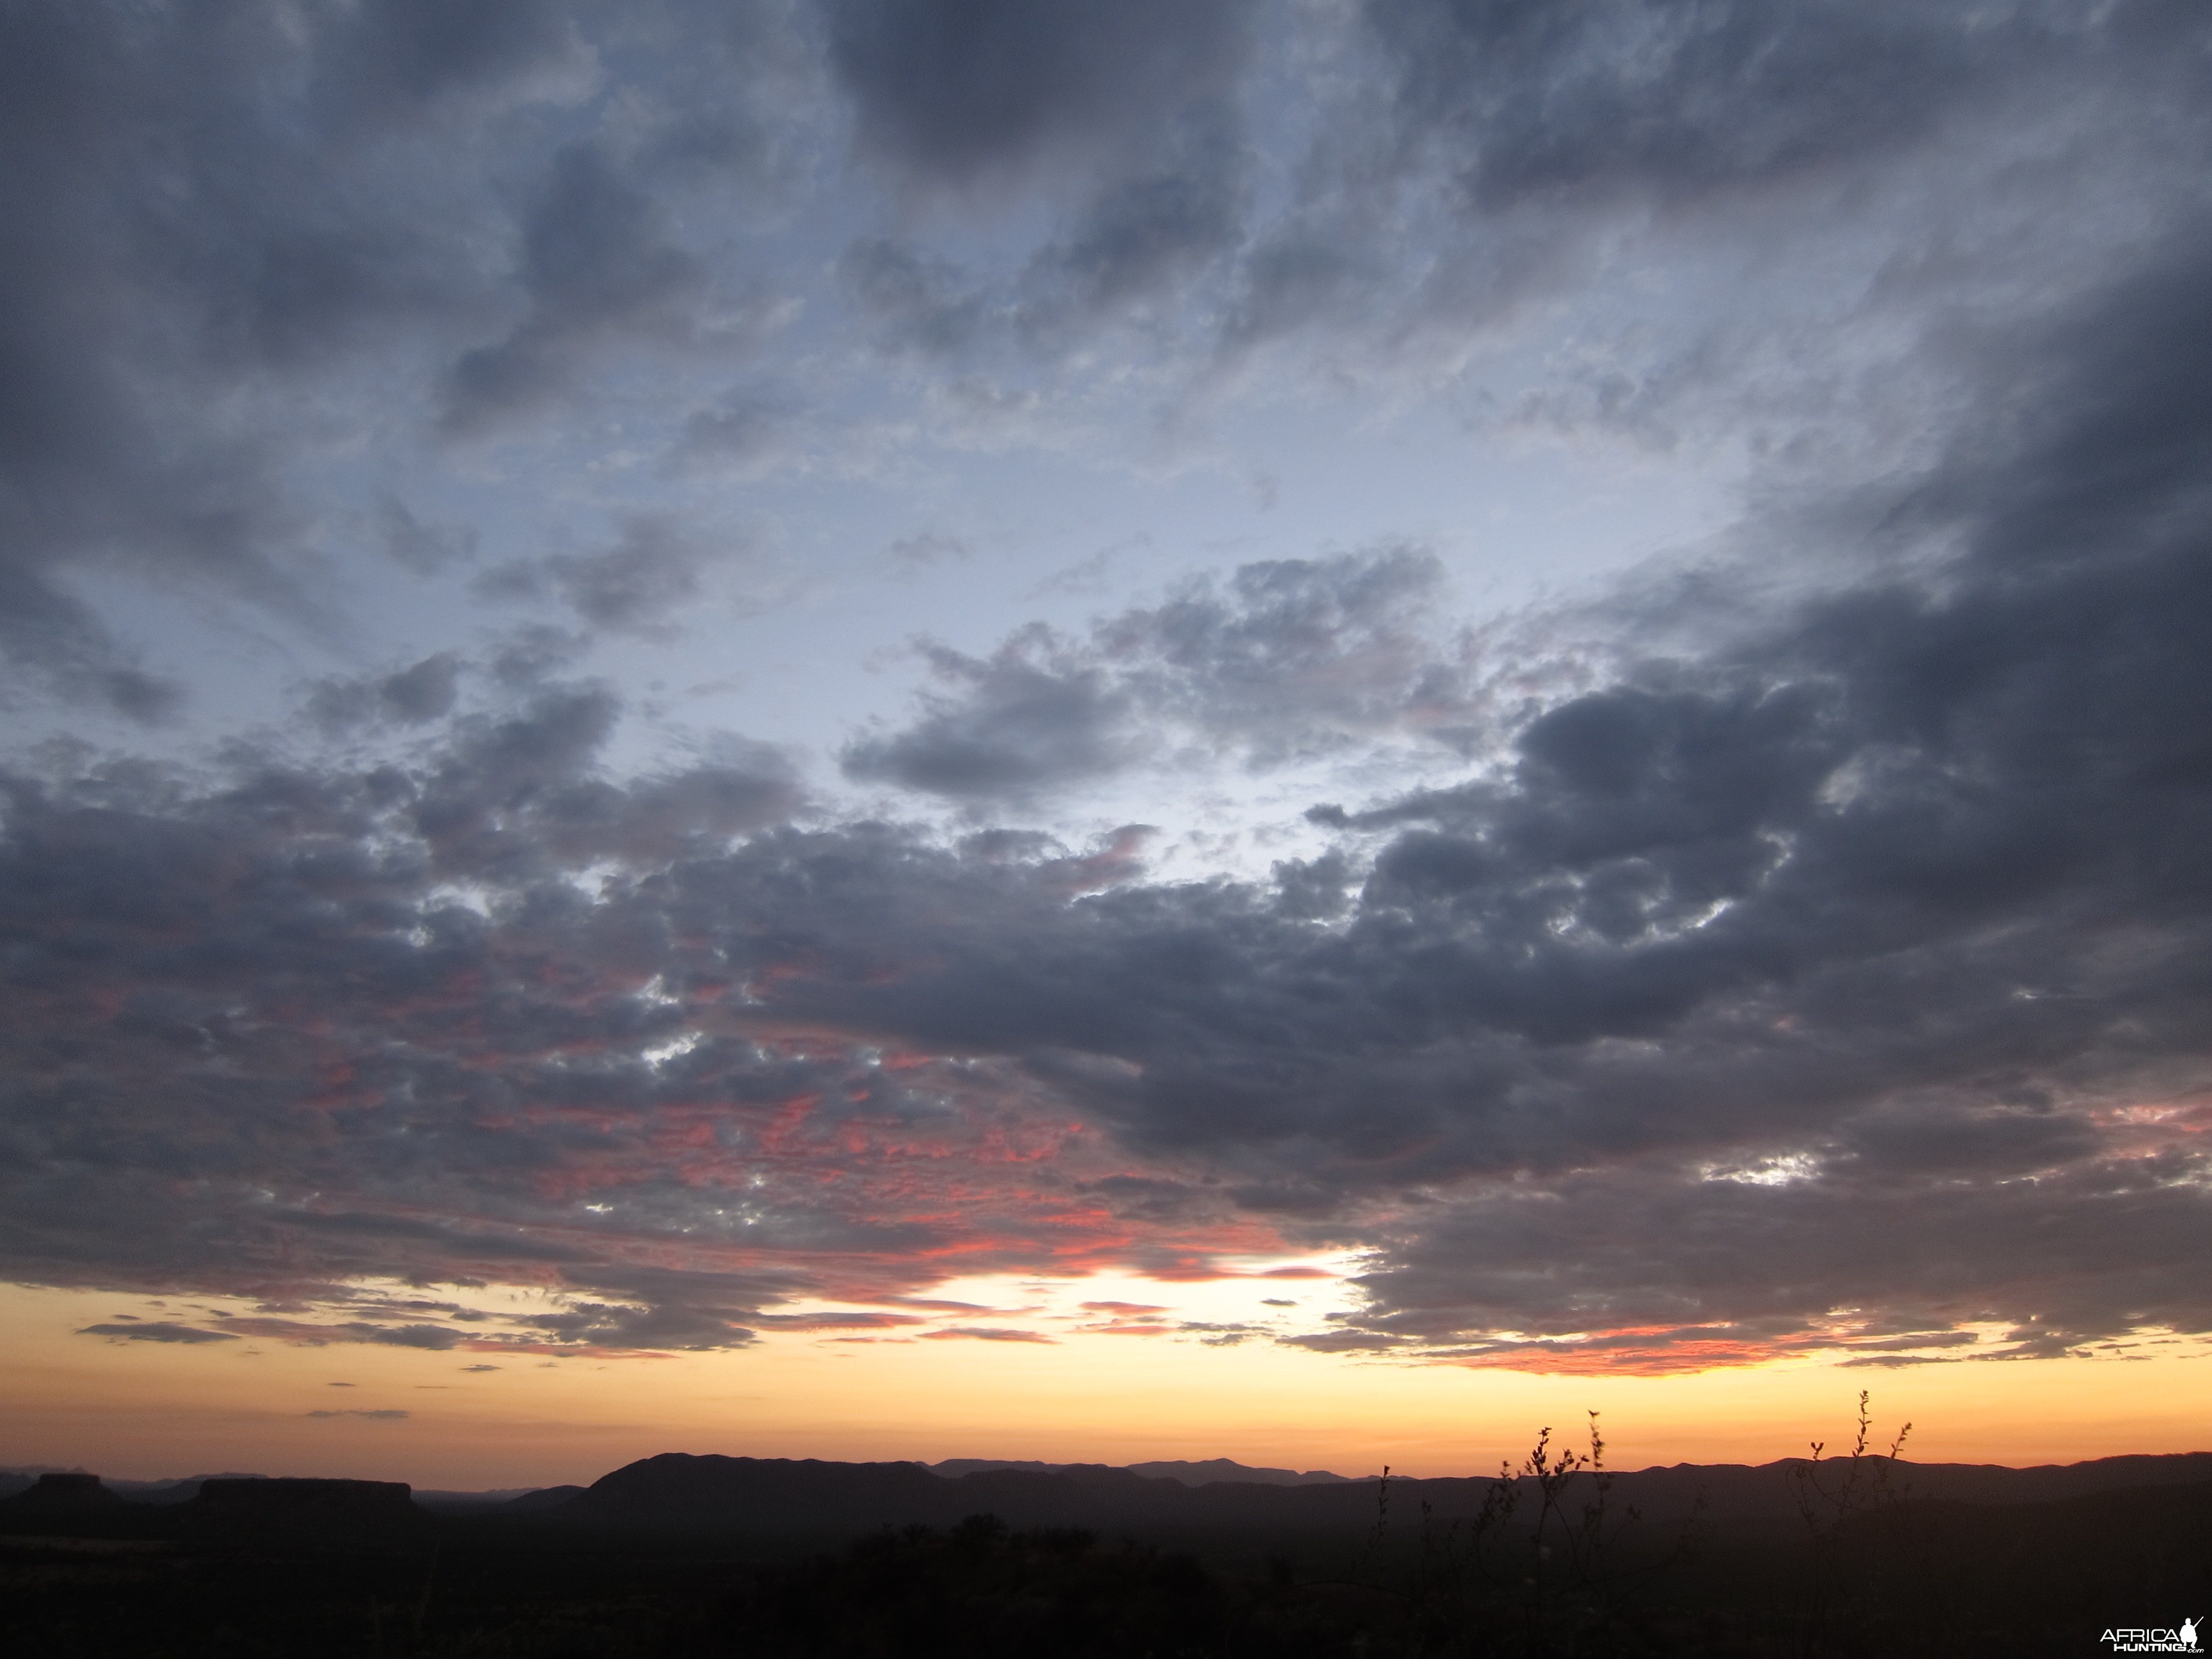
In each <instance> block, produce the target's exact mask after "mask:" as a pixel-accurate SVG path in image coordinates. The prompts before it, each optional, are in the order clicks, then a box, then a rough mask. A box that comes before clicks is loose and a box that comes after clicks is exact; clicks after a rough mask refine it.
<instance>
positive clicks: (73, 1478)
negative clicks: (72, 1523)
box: [0, 1470, 124, 1522]
mask: <svg viewBox="0 0 2212 1659" xmlns="http://www.w3.org/2000/svg"><path fill="white" fill-rule="evenodd" d="M123 1506H124V1504H123V1499H122V1498H120V1497H118V1495H117V1494H115V1493H114V1492H110V1491H109V1490H108V1489H107V1488H106V1486H102V1485H101V1484H100V1477H99V1476H98V1475H96V1474H84V1473H83V1472H82V1471H81V1470H72V1471H70V1472H68V1473H54V1472H49V1473H47V1474H40V1475H39V1476H37V1477H36V1478H35V1479H33V1481H32V1483H31V1484H30V1485H29V1486H27V1487H25V1488H23V1489H22V1490H21V1491H20V1492H15V1493H14V1494H13V1495H11V1496H9V1497H8V1498H0V1518H4V1519H6V1520H9V1521H27V1520H52V1521H57V1522H59V1521H64V1520H81V1519H82V1518H84V1517H85V1516H93V1515H101V1514H106V1513H107V1512H109V1511H112V1510H120V1509H121V1508H123Z"/></svg>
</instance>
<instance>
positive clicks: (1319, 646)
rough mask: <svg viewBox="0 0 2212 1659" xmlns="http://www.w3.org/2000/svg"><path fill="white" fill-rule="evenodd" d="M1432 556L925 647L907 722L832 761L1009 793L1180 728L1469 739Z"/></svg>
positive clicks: (862, 771)
mask: <svg viewBox="0 0 2212 1659" xmlns="http://www.w3.org/2000/svg"><path fill="white" fill-rule="evenodd" d="M1442 585H1443V567H1442V566H1441V564H1440V563H1439V562H1437V559H1436V558H1435V557H1434V556H1432V555H1431V554H1428V553H1426V552H1424V551H1421V550H1416V549H1409V548H1389V549H1383V550H1377V551H1374V552H1370V553H1361V554H1340V555H1338V556H1334V557H1331V558H1325V559H1311V560H1308V559H1281V560H1271V561H1269V562H1265V563H1261V564H1249V565H1245V566H1243V567H1242V568H1239V569H1238V570H1237V571H1236V572H1235V573H1234V574H1232V575H1231V577H1230V578H1229V579H1228V580H1226V581H1225V582H1216V581H1213V580H1210V579H1204V580H1194V581H1191V582H1188V583H1187V584H1185V585H1183V586H1182V587H1180V588H1179V589H1178V590H1177V591H1176V592H1175V593H1174V594H1172V595H1171V596H1170V598H1169V599H1167V600H1166V601H1165V602H1164V603H1163V604H1160V605H1154V606H1146V607H1141V608H1138V609H1134V610H1130V611H1124V612H1122V613H1121V614H1120V615H1118V616H1114V617H1104V618H1101V619H1100V620H1098V621H1097V622H1096V623H1093V624H1092V625H1091V629H1090V631H1089V633H1088V634H1087V635H1085V636H1084V637H1082V638H1079V639H1071V638H1068V637H1066V636H1063V635H1058V634H1055V633H1053V632H1051V631H1050V630H1048V629H1042V628H1040V627H1030V628H1029V629H1024V630H1023V631H1021V632H1019V633H1018V634H1016V635H1013V636H1012V637H1011V638H1009V639H1008V640H1007V641H1006V643H1005V644H1004V645H1002V646H1001V647H1000V648H999V650H998V651H997V652H995V653H993V655H992V656H991V657H990V658H989V659H981V660H979V659H975V658H970V657H967V656H963V655H962V654H960V653H957V652H954V651H951V650H948V649H945V647H939V646H931V647H926V649H927V657H928V660H929V664H930V666H931V669H932V670H933V674H934V677H935V678H936V679H937V681H938V683H939V685H941V686H943V687H945V688H947V689H945V690H931V691H928V692H925V693H924V694H923V696H922V698H921V705H922V708H921V718H920V719H919V720H916V721H915V723H914V724H912V725H911V726H907V727H904V728H903V729H901V730H897V731H893V732H883V733H877V734H872V735H870V736H867V737H865V738H860V739H859V740H857V741H855V742H854V743H853V744H850V745H849V746H848V748H847V749H846V750H845V754H844V767H845V771H846V774H847V775H848V776H850V777H854V778H859V779H863V780H866V781H884V782H890V783H896V784H899V785H901V786H902V787H906V788H909V789H916V790H922V791H926V792H928V793H933V794H939V795H945V796H948V797H951V798H953V799H1019V798H1022V797H1024V796H1030V795H1034V794H1036V793H1038V792H1040V791H1042V790H1045V789H1048V788H1051V787H1056V786H1061V785H1066V784H1073V783H1079V782H1082V781H1086V780H1090V779H1093V778H1097V777H1100V776H1103V775H1107V774H1109V773H1112V772H1115V771H1119V770H1121V769H1125V768H1127V767H1130V766H1133V765H1136V764H1139V763H1142V762H1144V761H1146V760H1147V759H1151V758H1158V757H1163V756H1164V754H1170V753H1172V751H1173V745H1174V744H1175V743H1176V740H1178V739H1180V740H1182V741H1184V742H1186V743H1196V744H1200V745H1202V746H1203V748H1204V749H1205V750H1206V752H1207V753H1208V755H1209V756H1211V755H1212V754H1214V753H1216V752H1218V750H1220V749H1222V748H1228V749H1230V750H1233V751H1236V752H1237V753H1239V754H1241V755H1242V757H1243V758H1244V760H1245V761H1246V762H1247V763H1249V764H1251V765H1254V766H1261V767H1268V766H1279V765H1283V764H1285V763H1289V762H1291V761H1296V760H1301V759H1311V758H1314V757H1317V756H1321V755H1325V754H1328V753H1331V752H1334V751H1337V750H1341V749H1343V748H1344V747H1345V746H1346V744H1348V743H1350V742H1352V741H1354V740H1359V741H1365V742H1371V741H1373V740H1374V739H1375V738H1378V737H1389V736H1405V737H1419V738H1427V739H1430V740H1433V741H1437V742H1441V743H1443V744H1447V745H1450V746H1463V745H1465V744H1468V743H1469V742H1471V741H1473V740H1474V733H1475V731H1476V727H1477V726H1478V724H1479V721H1480V706H1481V701H1482V699H1481V696H1480V690H1479V684H1478V677H1477V674H1476V671H1475V665H1474V663H1473V661H1472V660H1471V654H1470V647H1469V645H1468V641H1467V640H1466V639H1465V638H1464V637H1463V636H1462V637H1459V638H1454V637H1452V636H1451V635H1449V633H1448V632H1445V631H1443V630H1440V629H1437V627H1436V626H1435V607H1436V603H1437V599H1438V598H1439V596H1440V592H1441V588H1442Z"/></svg>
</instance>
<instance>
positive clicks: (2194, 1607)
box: [0, 1423, 2212, 1659]
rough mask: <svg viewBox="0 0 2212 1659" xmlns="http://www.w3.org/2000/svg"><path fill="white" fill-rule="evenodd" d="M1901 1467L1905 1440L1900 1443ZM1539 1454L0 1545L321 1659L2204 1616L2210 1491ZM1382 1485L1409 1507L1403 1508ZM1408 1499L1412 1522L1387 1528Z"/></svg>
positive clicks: (118, 1645)
mask: <svg viewBox="0 0 2212 1659" xmlns="http://www.w3.org/2000/svg"><path fill="white" fill-rule="evenodd" d="M1894 1450H1895V1448H1893V1451H1894ZM1601 1459H1602V1446H1601V1443H1600V1442H1598V1441H1596V1439H1595V1435H1593V1440H1592V1445H1591V1449H1590V1451H1589V1452H1588V1453H1574V1454H1565V1455H1563V1454H1560V1453H1559V1452H1557V1451H1555V1450H1554V1449H1553V1446H1552V1443H1551V1442H1550V1440H1549V1438H1548V1437H1547V1438H1546V1439H1545V1440H1542V1441H1540V1443H1538V1445H1537V1447H1536V1449H1534V1452H1532V1454H1531V1455H1530V1457H1529V1458H1528V1460H1527V1462H1525V1463H1524V1464H1523V1466H1522V1468H1521V1469H1520V1470H1518V1471H1516V1472H1515V1473H1516V1474H1518V1475H1519V1476H1521V1477H1522V1478H1521V1479H1519V1480H1500V1481H1499V1482H1498V1483H1496V1485H1495V1486H1493V1487H1492V1489H1491V1498H1490V1499H1489V1500H1488V1501H1487V1502H1486V1504H1485V1505H1484V1507H1483V1509H1482V1510H1480V1512H1479V1513H1476V1514H1473V1515H1466V1516H1457V1517H1454V1518H1450V1519H1445V1518H1442V1517H1438V1516H1433V1515H1429V1514H1425V1513H1422V1512H1420V1510H1419V1506H1418V1505H1410V1506H1409V1505H1408V1504H1406V1503H1405V1502H1403V1501H1402V1499H1401V1497H1399V1496H1397V1495H1394V1494H1393V1492H1391V1491H1390V1489H1389V1487H1388V1486H1386V1487H1385V1488H1384V1489H1383V1492H1381V1493H1379V1494H1378V1498H1377V1503H1376V1515H1375V1517H1374V1523H1373V1525H1372V1526H1371V1527H1370V1528H1369V1529H1368V1530H1367V1531H1366V1532H1365V1534H1364V1535H1363V1536H1358V1537H1349V1536H1343V1535H1340V1534H1333V1533H1332V1534H1316V1533H1312V1532H1305V1533H1285V1534H1276V1535H1264V1534H1257V1533H1250V1532H1247V1533H1243V1534H1235V1535H1229V1534H1221V1533H1218V1532H1214V1533H1206V1534H1195V1533H1194V1534H1184V1535H1170V1534H1157V1535H1153V1536H1150V1537H1146V1538H1141V1539H1139V1538H1125V1537H1112V1536H1101V1535H1098V1534H1094V1533H1091V1532H1088V1531H1084V1530H1079V1529H1076V1528H1036V1529H1031V1530H1027V1531H1021V1530H1014V1529H1011V1528H1007V1527H1006V1526H1005V1525H1003V1524H1002V1523H1001V1522H999V1521H998V1520H997V1519H996V1518H995V1517H993V1516H974V1517H971V1518H970V1519H969V1520H967V1521H964V1522H960V1523H959V1524H957V1525H956V1526H953V1527H951V1528H927V1527H909V1528H903V1529H901V1530H896V1531H894V1530H890V1529H886V1530H884V1531H882V1532H880V1533H878V1534H873V1535H871V1536H867V1537H864V1538H861V1539H860V1540H858V1541H839V1542H835V1543H831V1542H827V1541H820V1540H817V1541H811V1542H810V1541H805V1540H793V1539H781V1540H764V1539H762V1538H758V1537H752V1538H743V1537H736V1536H731V1535H726V1534H700V1533H696V1532H694V1533H684V1534H678V1533H653V1532H647V1531H637V1530H632V1531H628V1532H618V1533H617V1532H588V1531H578V1530H576V1529H574V1528H565V1529H564V1528H560V1527H558V1526H555V1525H551V1524H549V1523H547V1522H544V1521H542V1520H533V1519H531V1518H528V1517H516V1516H505V1517H502V1516H427V1515H425V1516H419V1517H416V1518H414V1519H413V1520H412V1521H411V1522H410V1524H409V1525H407V1526H405V1527H402V1528H397V1529H392V1528H386V1529H385V1530H383V1531H381V1532H377V1533H374V1534H372V1533H356V1534H351V1535H348V1534H343V1532H335V1533H333V1532H323V1533H317V1532H315V1531H313V1529H312V1528H296V1527H289V1528H280V1529H276V1530H269V1531H264V1532H262V1533H259V1534H255V1533H253V1532H252V1531H251V1530H250V1529H249V1530H246V1531H238V1530H235V1529H234V1530H232V1531H230V1532H228V1533H219V1532H210V1531H209V1530H208V1529H206V1528H198V1529H197V1530H195V1529H194V1528H192V1527H191V1525H190V1524H189V1522H188V1521H187V1520H185V1518H184V1517H183V1516H182V1512H181V1511H173V1512H170V1513H168V1514H163V1513H160V1512H156V1511H152V1510H146V1509H143V1508H141V1507H139V1506H135V1505H125V1506H120V1507H118V1506H114V1505H109V1506H106V1507H102V1508H100V1509H99V1510H96V1511H94V1510H88V1511H85V1512H84V1513H83V1514H82V1516H81V1517H80V1518H78V1519H77V1520H76V1521H75V1522H71V1523H70V1524H69V1525H67V1526H66V1527H62V1528H58V1529H56V1528H52V1526H51V1524H50V1526H49V1529H48V1530H46V1531H45V1532H28V1531H26V1530H25V1529H24V1528H26V1526H27V1524H28V1522H27V1521H26V1520H25V1519H23V1518H22V1517H21V1516H18V1517H16V1518H15V1519H13V1520H11V1521H9V1522H7V1523H6V1524H7V1526H8V1528H9V1532H10V1533H11V1534H12V1535H8V1536H0V1645H4V1646H5V1647H6V1649H7V1650H9V1651H10V1652H14V1653H21V1654H25V1655H33V1654H36V1655H55V1656H80V1655H81V1656H100V1655H107V1654H118V1655H149V1656H150V1655H178V1656H202V1655H206V1656H214V1655H222V1656H226V1659H258V1656H264V1655H265V1656H272V1659H273V1656H294V1655H301V1654H313V1655H317V1656H328V1659H352V1656H362V1659H383V1656H393V1659H398V1656H409V1659H478V1656H483V1659H677V1656H695V1655H696V1656H702V1659H715V1656H730V1659H751V1656H757V1659H785V1656H792V1659H798V1656H824V1659H828V1656H848V1655H850V1656H884V1659H890V1656H937V1655H945V1656H951V1655H961V1656H978V1659H996V1656H1002V1655H1003V1656H1017V1655H1018V1656H1024V1659H1026V1656H1057V1655H1066V1656H1071V1659H1088V1656H1094V1655H1095V1656H1115V1659H1144V1656H1154V1659H1185V1656H1188V1659H1200V1656H1208V1659H1211V1656H1220V1659H1247V1656H1249V1659H1261V1656H1284V1659H1305V1656H1313V1659H1322V1656H1329V1659H1337V1656H1342V1659H1396V1656H1407V1659H1412V1656H1457V1655H1464V1656H1478V1655H1496V1656H1516V1659H1518V1656H1537V1655H1555V1656H1613V1655H1620V1656H1630V1655H1712V1656H1719V1659H1727V1656H1735V1655H1742V1656H1766V1655H1774V1656H1791V1659H1827V1656H1836V1659H1844V1656H1875V1655H1919V1654H1929V1655H1938V1654H1940V1655H1944V1656H1959V1659H1972V1656H1979V1655H1996V1654H2008V1655H2042V1654H2051V1655H2058V1654H2089V1653H2098V1652H2103V1651H2105V1650H2106V1648H2105V1646H2104V1644H2102V1643H2101V1642H2100V1635H2101V1633H2102V1632H2104V1631H2105V1630H2106V1629H2107V1628H2108V1627H2112V1626H2122V1625H2140V1626H2174V1625H2179V1622H2180V1621H2181V1620H2182V1619H2183V1618H2185V1617H2188V1616H2193V1615H2197V1614H2198V1613H2201V1612H2202V1611H2203V1610H2205V1609H2212V1485H2203V1484H2197V1485H2173V1486H2159V1487H2145V1488H2140V1489H2133V1490H2122V1491H2112V1492H2099V1493H2094V1494H2092V1495H2089V1496H2087V1497H2082V1498H2070V1499H2067V1500H2064V1501H2062V1502H2057V1503H2041V1504H1962V1503H1945V1502H1933V1501H1927V1500H1922V1499H1917V1498H1913V1497H1912V1496H1911V1492H1910V1490H1909V1487H1908V1486H1906V1485H1905V1476H1904V1475H1903V1474H1900V1471H1899V1465H1898V1464H1897V1463H1896V1462H1895V1461H1894V1459H1893V1457H1889V1456H1883V1455H1877V1454H1874V1453H1870V1452H1869V1451H1868V1450H1867V1448H1866V1443H1865V1428H1864V1424H1863V1423H1862V1430H1861V1435H1860V1441H1859V1444H1858V1445H1857V1447H1856V1448H1855V1449H1854V1451H1853V1452H1852V1453H1851V1454H1850V1455H1843V1456H1838V1457H1833V1458H1826V1459H1822V1460H1820V1461H1818V1462H1812V1463H1809V1464H1806V1465H1802V1466H1801V1468H1800V1469H1799V1471H1798V1473H1797V1474H1796V1475H1795V1477H1794V1484H1795V1486H1796V1492H1795V1496H1796V1500H1797V1502H1796V1516H1794V1517H1791V1518H1788V1519H1786V1520H1785V1519H1783V1518H1779V1517H1778V1518H1775V1519H1772V1520H1769V1521H1762V1522H1747V1521H1743V1520H1741V1519H1735V1520H1728V1521H1718V1522H1717V1521H1710V1520H1705V1519H1700V1518H1698V1517H1691V1518H1688V1519H1686V1520H1685V1519H1679V1518H1678V1519H1674V1520H1669V1521H1667V1522H1650V1521H1646V1520H1644V1518H1642V1517H1639V1516H1636V1515H1634V1514H1633V1513H1632V1511H1629V1510H1626V1509H1625V1507H1624V1506H1622V1505H1620V1504H1618V1503H1617V1502H1615V1501H1614V1499H1613V1495H1612V1493H1611V1492H1610V1489H1609V1486H1608V1484H1607V1479H1606V1476H1605V1473H1604V1470H1603V1468H1602V1463H1601ZM1403 1490H1404V1489H1403V1488H1401V1489H1400V1492H1401V1493H1402V1492H1403ZM1409 1509H1410V1510H1411V1512H1408V1510H1409Z"/></svg>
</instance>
